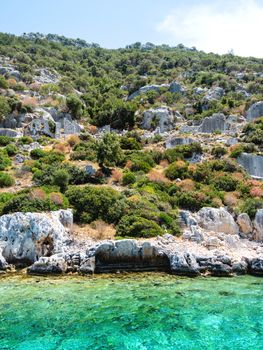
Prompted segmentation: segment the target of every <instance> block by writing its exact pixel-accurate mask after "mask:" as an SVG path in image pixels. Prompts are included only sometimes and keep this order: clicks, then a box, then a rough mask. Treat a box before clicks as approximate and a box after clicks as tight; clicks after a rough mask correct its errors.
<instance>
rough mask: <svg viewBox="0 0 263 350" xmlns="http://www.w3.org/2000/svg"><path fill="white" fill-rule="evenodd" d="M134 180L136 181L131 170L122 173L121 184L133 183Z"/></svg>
mask: <svg viewBox="0 0 263 350" xmlns="http://www.w3.org/2000/svg"><path fill="white" fill-rule="evenodd" d="M135 182H136V176H135V175H134V174H133V173H132V172H131V171H127V172H126V173H124V174H123V177H122V184H123V185H124V186H126V185H131V184H134V183H135Z"/></svg>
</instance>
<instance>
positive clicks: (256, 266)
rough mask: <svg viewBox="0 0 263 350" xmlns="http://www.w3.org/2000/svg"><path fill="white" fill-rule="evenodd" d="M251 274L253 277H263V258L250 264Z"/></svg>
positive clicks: (255, 259)
mask: <svg viewBox="0 0 263 350" xmlns="http://www.w3.org/2000/svg"><path fill="white" fill-rule="evenodd" d="M249 272H250V273H251V274H252V275H258V276H263V257H262V258H254V259H252V260H251V261H250V262H249Z"/></svg>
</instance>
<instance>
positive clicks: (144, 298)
mask: <svg viewBox="0 0 263 350" xmlns="http://www.w3.org/2000/svg"><path fill="white" fill-rule="evenodd" d="M0 349H1V350H2V349H8V350H9V349H14V350H31V349H32V350H42V349H43V350H53V349H54V350H75V349H81V350H82V349H83V350H85V349H92V350H96V349H100V350H102V349H105V350H106V349H107V350H109V349H112V350H115V349H116V350H117V349H118V350H125V349H130V350H131V349H133V350H135V349H136V350H154V349H156V350H157V349H158V350H159V349H162V350H163V349H170V350H174V349H183V350H184V349H187V350H199V349H200V350H201V349H202V350H206V349H213V350H214V349H218V350H219V349H222V350H223V349H224V350H226V349H234V350H241V349H246V350H248V349H253V350H262V349H263V279H261V278H256V277H252V276H242V277H235V278H213V277H208V278H204V277H202V278H195V279H190V278H183V277H176V276H170V275H167V274H159V273H158V274H157V273H148V274H127V275H107V276H106V275H101V276H98V275H97V276H95V277H65V278H61V277H60V278H55V277H51V278H50V277H49V278H44V277H25V276H19V275H15V276H11V277H1V278H0Z"/></svg>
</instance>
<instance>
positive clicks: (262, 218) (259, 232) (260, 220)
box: [254, 209, 263, 242]
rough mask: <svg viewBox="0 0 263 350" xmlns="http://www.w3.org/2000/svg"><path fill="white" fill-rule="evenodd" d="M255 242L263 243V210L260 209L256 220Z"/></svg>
mask: <svg viewBox="0 0 263 350" xmlns="http://www.w3.org/2000/svg"><path fill="white" fill-rule="evenodd" d="M254 227H255V237H254V238H255V240H256V241H259V242H263V209H258V210H257V212H256V216H255V220H254Z"/></svg>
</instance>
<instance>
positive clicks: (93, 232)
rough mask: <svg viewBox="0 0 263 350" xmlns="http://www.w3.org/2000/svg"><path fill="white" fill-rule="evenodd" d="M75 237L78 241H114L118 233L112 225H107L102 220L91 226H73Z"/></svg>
mask: <svg viewBox="0 0 263 350" xmlns="http://www.w3.org/2000/svg"><path fill="white" fill-rule="evenodd" d="M72 232H73V235H74V236H75V237H76V238H78V239H83V240H85V239H88V238H90V239H95V240H103V239H113V238H114V236H115V233H116V230H115V228H114V227H113V226H112V225H109V224H107V223H105V222H104V221H102V220H97V221H94V222H93V223H92V224H90V225H88V224H87V225H76V224H74V225H73V228H72Z"/></svg>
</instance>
